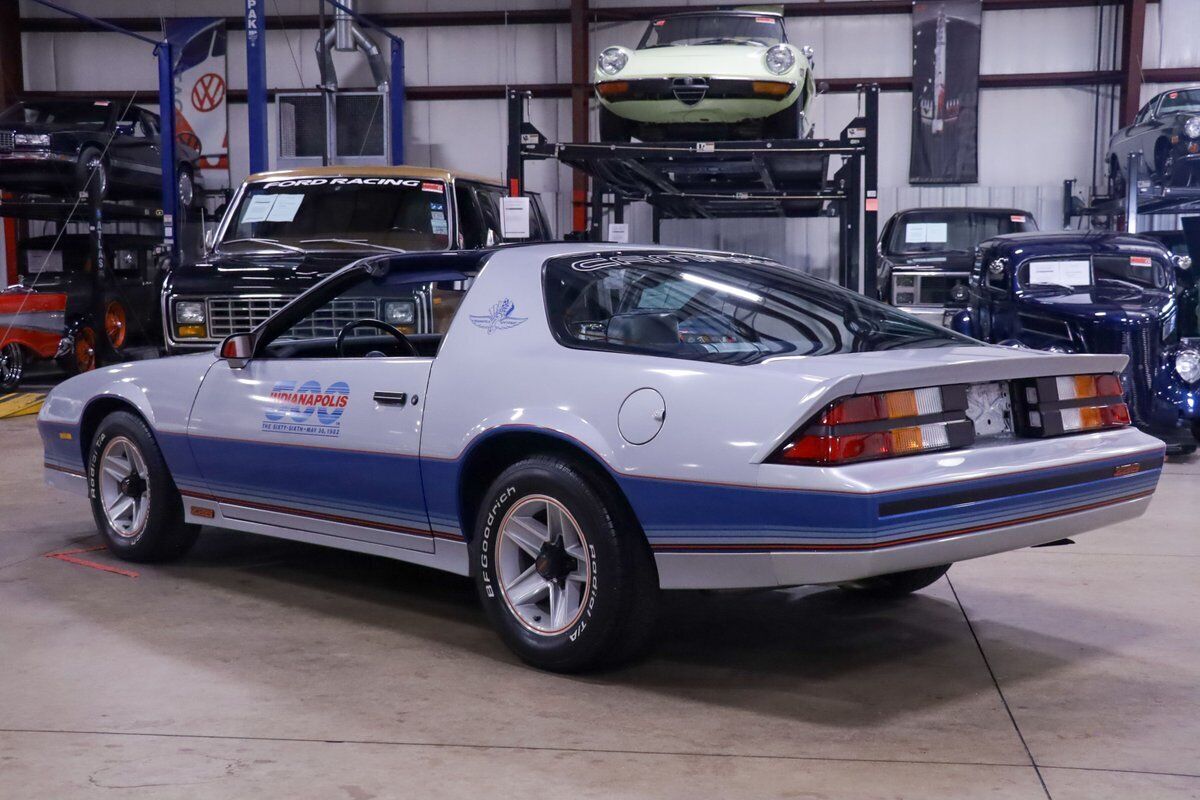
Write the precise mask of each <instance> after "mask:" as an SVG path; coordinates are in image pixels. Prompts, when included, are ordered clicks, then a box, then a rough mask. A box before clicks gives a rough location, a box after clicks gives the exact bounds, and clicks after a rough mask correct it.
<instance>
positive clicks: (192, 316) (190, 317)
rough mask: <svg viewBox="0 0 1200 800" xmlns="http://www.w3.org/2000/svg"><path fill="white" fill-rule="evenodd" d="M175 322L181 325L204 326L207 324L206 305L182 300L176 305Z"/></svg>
mask: <svg viewBox="0 0 1200 800" xmlns="http://www.w3.org/2000/svg"><path fill="white" fill-rule="evenodd" d="M175 322H176V323H177V324H179V325H203V324H204V323H205V322H206V319H205V313H204V303H203V302H200V301H195V300H181V301H179V302H178V303H176V304H175Z"/></svg>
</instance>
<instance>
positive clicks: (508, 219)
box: [500, 197, 530, 239]
mask: <svg viewBox="0 0 1200 800" xmlns="http://www.w3.org/2000/svg"><path fill="white" fill-rule="evenodd" d="M529 212H530V206H529V198H528V197H502V198H500V230H501V232H502V233H503V234H504V238H505V239H528V238H529V228H530V225H529Z"/></svg>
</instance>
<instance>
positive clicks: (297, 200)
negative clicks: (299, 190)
mask: <svg viewBox="0 0 1200 800" xmlns="http://www.w3.org/2000/svg"><path fill="white" fill-rule="evenodd" d="M303 202H304V195H302V194H277V195H275V203H274V205H272V206H271V210H270V211H268V212H267V222H291V221H292V220H294V219H295V218H296V212H297V211H299V210H300V204H301V203H303Z"/></svg>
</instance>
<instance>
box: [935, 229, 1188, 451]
mask: <svg viewBox="0 0 1200 800" xmlns="http://www.w3.org/2000/svg"><path fill="white" fill-rule="evenodd" d="M1176 270H1177V264H1176V262H1175V260H1174V259H1173V258H1172V256H1171V254H1170V253H1169V252H1168V251H1167V249H1166V248H1164V247H1163V246H1162V245H1160V244H1159V243H1157V242H1155V241H1153V240H1150V239H1147V238H1144V237H1139V236H1130V235H1127V234H1118V233H1097V232H1087V231H1066V232H1062V233H1042V234H1028V233H1024V234H1011V235H1008V236H997V237H995V238H993V239H989V240H987V241H985V242H983V243H982V244H981V245H980V246H979V250H978V252H977V253H976V258H975V264H974V266H973V268H972V272H971V277H970V282H969V288H968V289H967V292H968V297H967V308H966V309H964V310H963V311H961V312H960V313H959V314H958V315H956V316H955V317H954V319H953V321H952V327H953V328H954V329H955V330H956V331H958V332H960V333H964V334H966V335H968V336H973V337H975V338H976V339H982V340H983V341H986V342H990V343H993V344H1003V345H1012V346H1020V347H1029V348H1033V349H1037V350H1049V351H1054V352H1078V353H1126V354H1128V355H1129V365H1128V366H1127V367H1126V369H1125V373H1124V375H1123V378H1124V382H1125V392H1126V395H1127V400H1128V403H1129V410H1130V413H1131V415H1132V418H1133V421H1134V423H1135V424H1137V425H1138V426H1139V427H1141V428H1143V429H1144V430H1147V431H1149V432H1151V433H1153V434H1154V435H1156V436H1158V437H1159V438H1161V439H1163V440H1165V441H1166V442H1167V444H1168V445H1169V446H1170V447H1171V448H1172V450H1173V451H1175V452H1191V451H1193V450H1195V448H1196V444H1197V438H1200V338H1197V334H1198V332H1200V331H1198V327H1200V326H1198V324H1197V322H1198V321H1197V319H1196V311H1195V306H1194V305H1192V304H1188V303H1184V304H1181V302H1180V300H1181V298H1180V296H1179V284H1178V282H1177V277H1176Z"/></svg>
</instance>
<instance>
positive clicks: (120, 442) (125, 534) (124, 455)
mask: <svg viewBox="0 0 1200 800" xmlns="http://www.w3.org/2000/svg"><path fill="white" fill-rule="evenodd" d="M87 480H88V497H89V499H90V500H91V503H92V516H93V517H95V520H96V527H97V528H98V529H99V531H100V535H101V536H103V537H104V543H105V544H107V545H108V549H109V550H110V551H112V553H113V554H114V555H116V556H117V557H118V558H121V559H124V560H126V561H168V560H170V559H173V558H178V557H179V556H181V555H183V554H184V553H186V552H187V551H188V549H189V548H190V547H191V546H192V544H193V543H195V541H196V535H197V534H198V533H199V530H200V529H199V526H196V525H188V524H187V523H185V522H184V521H183V501H182V499H181V498H180V496H179V490H177V489H176V488H175V483H174V482H173V481H172V480H171V475H170V473H169V472H168V471H167V464H166V461H164V460H163V457H162V452H161V451H160V450H159V449H158V445H157V444H156V443H155V441H154V435H153V434H152V433H151V432H150V429H149V428H148V427H146V423H144V422H143V421H142V420H141V418H140V417H137V416H135V415H133V414H130V413H128V412H125V411H117V412H114V413H112V414H109V415H108V416H107V417H105V418H104V419H103V420H102V421H101V423H100V425H99V427H98V428H97V429H96V435H95V436H94V437H93V438H92V445H91V449H90V450H89V451H88V462H87Z"/></svg>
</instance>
